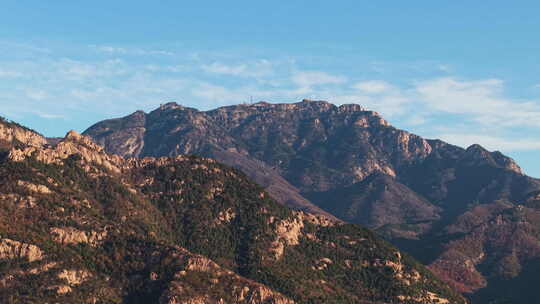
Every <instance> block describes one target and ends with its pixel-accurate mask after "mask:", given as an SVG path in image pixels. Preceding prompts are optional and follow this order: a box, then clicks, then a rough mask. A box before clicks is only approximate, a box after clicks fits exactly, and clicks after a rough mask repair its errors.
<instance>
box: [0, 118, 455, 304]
mask: <svg viewBox="0 0 540 304" xmlns="http://www.w3.org/2000/svg"><path fill="white" fill-rule="evenodd" d="M0 124H1V123H0ZM10 127H12V126H10ZM0 139H2V138H0ZM5 142H8V141H7V140H6V141H5ZM10 145H11V147H10V148H9V150H8V153H7V154H6V155H4V157H3V158H2V159H0V178H1V179H2V181H3V183H2V184H0V197H1V200H0V202H1V203H2V209H3V213H1V214H0V269H1V271H0V300H1V301H2V302H3V303H20V302H21V301H24V302H32V303H50V302H55V303H74V302H75V303H160V304H179V303H186V304H187V303H192V304H203V303H216V304H217V303H220V304H224V303H246V304H247V303H250V304H257V303H261V304H262V303H275V304H292V303H365V304H375V303H411V304H413V303H421V304H424V303H425V304H428V303H429V304H433V303H435V302H436V301H438V302H439V303H441V301H442V303H444V302H447V303H465V300H464V299H463V298H461V297H460V296H458V295H457V294H455V293H454V292H453V291H451V290H450V289H449V288H447V287H446V286H445V285H444V284H443V283H441V282H440V281H439V280H437V279H436V278H434V277H433V275H432V274H431V273H430V272H429V271H428V270H427V269H426V268H425V267H423V266H422V265H421V264H419V263H418V262H416V261H415V260H414V259H412V258H410V257H409V256H407V255H405V254H401V253H400V252H399V251H398V250H397V249H395V248H394V247H392V246H391V245H389V244H388V243H387V242H385V241H382V240H380V239H379V238H378V237H376V236H375V235H374V234H373V233H371V232H370V231H368V230H367V229H363V228H360V227H357V226H354V225H348V224H344V223H341V222H336V221H332V220H329V219H327V218H325V217H323V216H315V215H311V214H309V213H305V212H302V211H292V210H290V209H288V208H285V207H283V206H282V205H280V204H278V203H276V202H275V201H274V200H272V199H271V198H270V197H269V195H268V194H267V193H266V192H265V191H264V189H262V188H261V187H260V186H257V185H256V184H254V183H252V182H251V181H249V180H248V179H247V178H246V177H245V175H244V174H243V173H241V172H240V171H238V170H234V169H231V168H229V167H227V166H224V165H221V164H219V163H218V162H216V161H215V160H213V159H208V158H201V157H196V156H184V155H179V156H177V157H158V158H152V157H145V158H128V159H124V158H122V157H120V156H117V155H109V154H107V153H105V151H104V149H103V148H102V147H100V146H98V145H96V144H95V143H93V142H92V141H91V140H90V139H89V138H88V137H86V136H82V135H80V134H78V133H76V132H74V131H70V132H68V134H67V135H66V136H65V137H64V138H63V139H62V140H60V141H59V142H58V143H56V144H55V145H49V144H44V145H42V146H30V145H25V144H20V143H18V142H15V143H14V142H13V141H11V142H10Z"/></svg>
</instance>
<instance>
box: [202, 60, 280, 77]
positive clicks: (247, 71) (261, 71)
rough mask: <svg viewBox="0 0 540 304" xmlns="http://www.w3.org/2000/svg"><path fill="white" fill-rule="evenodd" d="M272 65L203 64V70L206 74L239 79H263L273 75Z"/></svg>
mask: <svg viewBox="0 0 540 304" xmlns="http://www.w3.org/2000/svg"><path fill="white" fill-rule="evenodd" d="M272 65H273V64H272V63H271V62H270V61H268V60H264V59H263V60H258V61H255V62H251V63H241V64H236V65H232V64H223V63H220V62H213V63H212V64H203V65H202V66H201V68H202V70H203V71H204V72H206V73H211V74H219V75H232V76H239V77H263V76H269V75H272V74H273V72H274V71H273V68H272Z"/></svg>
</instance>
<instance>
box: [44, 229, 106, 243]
mask: <svg viewBox="0 0 540 304" xmlns="http://www.w3.org/2000/svg"><path fill="white" fill-rule="evenodd" d="M50 231H51V234H52V235H53V240H54V241H55V242H58V243H60V244H79V243H84V244H90V245H92V246H96V245H97V244H98V242H100V241H101V240H103V239H104V238H105V237H106V236H107V231H101V232H97V231H81V230H78V229H76V228H73V227H53V228H51V229H50Z"/></svg>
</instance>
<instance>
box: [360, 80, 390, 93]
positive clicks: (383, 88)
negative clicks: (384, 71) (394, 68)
mask: <svg viewBox="0 0 540 304" xmlns="http://www.w3.org/2000/svg"><path fill="white" fill-rule="evenodd" d="M352 87H353V88H354V89H357V90H359V91H361V92H364V93H367V94H379V93H383V92H387V91H389V90H391V89H392V86H391V85H390V84H389V83H388V82H386V81H382V80H369V81H362V82H358V83H355V84H354V85H353V86H352Z"/></svg>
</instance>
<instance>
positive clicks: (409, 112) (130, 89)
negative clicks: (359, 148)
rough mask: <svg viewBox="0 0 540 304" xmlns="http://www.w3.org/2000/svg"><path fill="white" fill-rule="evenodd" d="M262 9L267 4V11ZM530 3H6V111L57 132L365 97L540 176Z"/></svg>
mask: <svg viewBox="0 0 540 304" xmlns="http://www.w3.org/2000/svg"><path fill="white" fill-rule="evenodd" d="M259 2H260V3H259ZM538 11H540V4H538V2H533V1H516V2H508V1H489V2H486V1H483V2H481V1H444V2H443V1H408V2H405V1H400V2H397V1H369V2H367V1H333V2H330V1H287V2H286V3H285V1H283V4H279V3H276V2H275V1H274V2H268V3H263V2H261V1H258V2H254V1H249V2H248V1H228V2H225V1H211V2H210V1H198V2H197V3H196V4H195V3H194V1H189V2H188V1H152V2H150V1H133V0H132V1H118V0H117V1H91V2H90V1H25V0H19V1H10V0H4V1H2V3H1V4H0V20H2V21H1V23H0V24H1V26H0V115H2V116H6V117H7V118H9V119H12V120H15V121H18V122H20V123H23V124H25V125H27V126H30V127H32V128H34V129H36V130H38V131H40V132H42V133H43V134H45V135H47V136H61V135H63V134H65V132H66V131H68V130H69V129H76V130H79V131H83V130H84V129H86V128H87V127H88V126H90V125H91V124H92V123H95V122H97V121H99V120H102V119H105V118H111V117H116V116H123V115H127V114H129V113H131V112H133V111H136V110H138V109H142V110H145V111H149V110H152V109H154V108H156V107H157V106H159V104H160V103H163V102H167V101H176V102H178V103H180V104H183V105H187V106H191V107H196V108H199V109H203V110H206V109H211V108H215V107H218V106H223V105H228V104H236V103H241V102H247V101H249V100H250V98H251V96H252V98H253V100H255V101H258V100H266V101H270V102H295V101H299V100H301V99H303V98H312V99H325V100H328V101H331V102H334V103H336V104H342V103H359V104H362V105H364V106H365V107H367V108H369V109H373V110H376V111H378V112H380V113H382V114H383V115H384V116H385V118H387V120H389V121H390V122H391V123H392V124H394V125H395V126H397V127H399V128H403V129H406V130H409V131H411V132H414V133H417V134H419V135H422V136H425V137H428V138H442V139H444V140H446V141H448V142H450V143H453V144H457V145H460V146H464V147H466V146H468V145H470V144H472V143H480V144H482V145H483V146H485V147H487V148H488V149H490V150H500V151H502V152H504V153H506V154H508V155H510V156H512V157H514V158H515V159H516V160H517V161H518V163H519V164H520V165H521V166H522V167H523V168H524V169H525V171H526V172H527V173H528V174H531V175H533V176H538V177H540V162H538V161H537V156H538V155H539V152H540V132H539V131H540V73H539V71H540V60H539V55H538V54H540V39H538V33H539V32H540V18H538V17H537V16H538Z"/></svg>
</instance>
